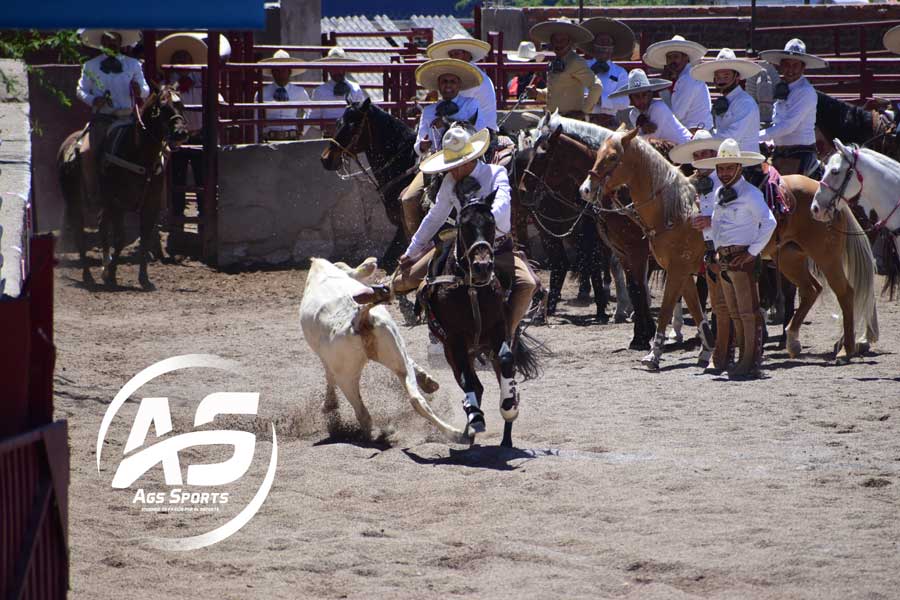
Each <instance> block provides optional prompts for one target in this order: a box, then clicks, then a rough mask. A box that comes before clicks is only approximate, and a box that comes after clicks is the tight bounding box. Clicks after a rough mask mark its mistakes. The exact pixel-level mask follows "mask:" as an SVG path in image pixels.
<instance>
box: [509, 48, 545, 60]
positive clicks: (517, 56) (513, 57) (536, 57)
mask: <svg viewBox="0 0 900 600" xmlns="http://www.w3.org/2000/svg"><path fill="white" fill-rule="evenodd" d="M545 56H546V55H545V54H544V53H543V52H538V53H537V54H535V55H534V56H533V57H531V58H526V57H524V56H522V55H520V54H519V52H518V51H510V52H507V53H506V60H511V61H512V62H543V60H544V57H545Z"/></svg>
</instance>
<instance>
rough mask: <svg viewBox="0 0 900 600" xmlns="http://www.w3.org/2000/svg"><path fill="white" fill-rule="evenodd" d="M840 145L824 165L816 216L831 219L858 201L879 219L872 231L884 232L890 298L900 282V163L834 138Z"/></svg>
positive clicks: (814, 214) (823, 220)
mask: <svg viewBox="0 0 900 600" xmlns="http://www.w3.org/2000/svg"><path fill="white" fill-rule="evenodd" d="M834 147H835V148H836V149H837V152H835V153H834V154H833V155H832V156H831V158H830V159H829V160H828V164H827V165H826V168H825V173H824V175H823V176H822V181H821V182H820V183H819V189H818V190H817V191H816V195H815V197H814V198H813V202H812V207H811V208H812V214H813V218H815V219H817V220H819V221H822V222H825V223H830V222H831V221H832V220H833V219H834V218H835V215H836V214H839V211H840V210H841V209H843V208H844V207H847V206H853V205H854V204H858V205H859V206H861V207H862V208H863V210H865V212H866V214H869V213H875V215H877V218H878V221H877V222H876V223H875V224H874V225H873V226H872V228H871V229H872V231H874V232H876V233H877V232H881V234H882V235H884V236H885V245H886V247H887V248H888V249H890V250H891V251H890V252H888V253H887V254H888V256H887V264H886V265H885V269H886V273H887V281H886V286H885V287H886V289H889V290H890V293H891V299H893V297H894V293H895V292H896V288H897V286H898V284H900V269H898V264H897V263H898V257H900V163H898V162H897V161H895V160H893V159H891V158H889V157H887V156H885V155H884V154H881V153H879V152H875V151H874V150H870V149H868V148H860V147H858V146H855V145H854V146H845V145H844V144H843V143H842V142H841V140H839V139H837V138H835V139H834Z"/></svg>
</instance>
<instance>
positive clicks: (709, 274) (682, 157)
mask: <svg viewBox="0 0 900 600" xmlns="http://www.w3.org/2000/svg"><path fill="white" fill-rule="evenodd" d="M721 144H722V140H720V139H717V138H714V137H713V136H712V134H710V133H709V132H708V131H706V130H705V129H698V130H697V131H696V132H695V133H694V137H693V139H691V141H690V142H687V143H684V144H680V145H678V146H675V147H674V148H672V150H670V151H669V158H670V159H671V160H672V162H673V163H674V164H676V165H683V164H686V163H692V162H694V161H698V160H703V159H704V158H712V157H714V156H715V155H716V151H717V150H718V149H719V146H720V145H721ZM690 182H691V183H692V184H693V186H694V188H695V189H696V190H697V204H698V208H699V209H700V214H697V215H694V216H693V217H692V219H691V226H692V227H693V228H694V229H696V230H698V231H701V232H703V241H704V242H705V243H706V254H705V256H704V258H703V262H704V266H705V271H706V273H705V275H706V286H707V289H708V290H709V303H710V306H712V310H713V315H714V316H715V325H716V346H715V349H714V350H713V355H712V362H711V363H710V365H709V366H708V367H707V368H706V370H705V371H704V373H711V374H714V375H718V374H720V373H722V372H723V371H724V370H725V369H726V368H727V366H728V359H729V354H730V352H729V349H730V342H731V317H730V316H729V313H728V304H726V303H725V296H723V295H722V288H721V285H720V281H719V274H718V271H719V266H718V264H716V249H715V244H714V243H713V237H712V214H713V211H714V209H715V206H716V194H715V192H716V188H719V187H721V185H722V182H720V181H719V177H718V176H717V175H716V172H715V170H714V169H697V170H696V171H695V172H694V174H693V175H692V176H691V178H690Z"/></svg>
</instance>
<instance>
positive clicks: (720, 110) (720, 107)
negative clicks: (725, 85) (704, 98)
mask: <svg viewBox="0 0 900 600" xmlns="http://www.w3.org/2000/svg"><path fill="white" fill-rule="evenodd" d="M712 110H713V114H714V115H716V116H718V115H724V114H725V113H726V112H728V98H726V97H725V96H719V97H718V98H716V101H715V102H713V105H712Z"/></svg>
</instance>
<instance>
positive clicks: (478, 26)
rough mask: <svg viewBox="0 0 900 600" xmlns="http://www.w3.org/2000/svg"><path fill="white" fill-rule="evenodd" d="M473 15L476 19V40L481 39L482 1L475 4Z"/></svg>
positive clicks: (474, 33)
mask: <svg viewBox="0 0 900 600" xmlns="http://www.w3.org/2000/svg"><path fill="white" fill-rule="evenodd" d="M472 16H473V17H474V20H475V31H474V32H473V35H474V36H475V39H476V40H480V39H481V3H480V2H479V3H478V4H476V5H475V10H474V12H473V13H472Z"/></svg>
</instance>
